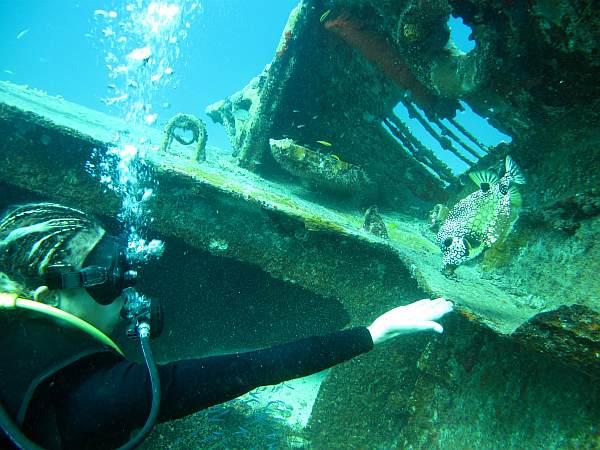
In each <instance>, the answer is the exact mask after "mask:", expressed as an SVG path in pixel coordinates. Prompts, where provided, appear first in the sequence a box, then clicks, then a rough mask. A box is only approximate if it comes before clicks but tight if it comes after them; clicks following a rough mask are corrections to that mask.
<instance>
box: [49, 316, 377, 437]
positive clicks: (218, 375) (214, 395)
mask: <svg viewBox="0 0 600 450" xmlns="http://www.w3.org/2000/svg"><path fill="white" fill-rule="evenodd" d="M371 348H373V341H372V340H371V335H370V333H369V331H368V330H367V329H366V328H364V327H361V328H352V329H348V330H343V331H340V332H337V333H332V334H329V335H326V336H318V337H310V338H306V339H301V340H298V341H295V342H292V343H288V344H283V345H279V346H275V347H271V348H267V349H264V350H257V351H252V352H244V353H233V354H228V355H222V356H213V357H208V358H199V359H188V360H181V361H176V362H172V363H169V364H165V365H161V366H159V373H160V378H161V388H162V403H161V410H160V416H159V420H160V421H167V420H172V419H175V418H179V417H183V416H185V415H188V414H191V413H193V412H196V411H199V410H201V409H204V408H207V407H209V406H212V405H215V404H218V403H222V402H225V401H227V400H231V399H233V398H235V397H238V396H240V395H242V394H244V393H246V392H248V391H250V390H252V389H254V388H256V387H258V386H264V385H270V384H276V383H280V382H282V381H285V380H289V379H292V378H297V377H302V376H306V375H310V374H313V373H316V372H319V371H321V370H324V369H326V368H329V367H332V366H334V365H336V364H338V363H341V362H343V361H346V360H348V359H350V358H352V357H354V356H357V355H359V354H361V353H364V352H366V351H369V350H370V349H371ZM70 378H72V379H70V380H69V382H68V384H69V386H70V388H69V390H67V391H65V392H64V394H65V395H64V397H63V399H62V401H61V406H60V409H59V411H57V413H58V415H59V420H60V423H61V424H62V425H63V433H65V435H64V436H63V437H64V438H66V439H67V440H71V441H72V439H73V438H75V436H74V434H76V435H80V434H82V433H83V434H84V435H85V434H87V435H88V436H90V435H94V434H97V433H105V432H108V431H107V430H103V428H107V429H109V430H110V431H112V432H115V431H117V430H123V432H125V431H127V430H129V431H131V430H132V429H134V428H136V427H140V426H142V425H143V423H144V421H145V420H146V417H147V415H148V412H149V409H150V403H151V389H150V380H149V377H148V374H147V371H146V368H145V366H144V365H143V364H137V363H132V362H130V361H121V362H117V363H114V362H113V363H112V364H111V365H109V366H107V367H104V368H101V367H98V366H97V365H96V367H94V368H93V370H90V369H87V370H86V369H84V370H78V371H77V372H76V374H71V376H70ZM65 397H66V398H65ZM69 438H70V439H69ZM75 440H77V439H76V438H75Z"/></svg>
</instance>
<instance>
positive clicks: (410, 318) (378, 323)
mask: <svg viewBox="0 0 600 450" xmlns="http://www.w3.org/2000/svg"><path fill="white" fill-rule="evenodd" d="M450 311H452V303H450V302H449V301H448V300H446V299H444V298H436V299H435V300H430V299H428V298H427V299H424V300H419V301H418V302H414V303H411V304H410V305H405V306H399V307H397V308H394V309H392V310H390V311H388V312H386V313H384V314H382V315H381V316H379V317H378V318H377V319H375V321H374V322H373V323H372V324H371V325H369V326H368V327H367V329H368V330H369V333H371V338H372V339H373V344H375V345H377V344H380V343H382V342H385V341H387V340H389V339H392V338H394V337H396V336H400V335H402V334H409V333H416V332H418V331H428V330H433V331H435V332H437V333H442V332H443V331H444V328H443V327H442V326H441V325H440V324H439V323H437V322H435V321H436V320H438V319H440V318H441V317H442V316H444V315H445V314H447V313H449V312H450Z"/></svg>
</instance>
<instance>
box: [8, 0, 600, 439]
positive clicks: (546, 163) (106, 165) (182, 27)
mask: <svg viewBox="0 0 600 450" xmlns="http://www.w3.org/2000/svg"><path fill="white" fill-rule="evenodd" d="M516 3H517V2H507V1H500V0H486V1H482V2H474V1H467V0H454V1H435V2H419V1H410V0H406V1H381V2H378V1H369V0H347V1H341V0H340V1H334V0H332V1H327V0H322V1H321V0H314V1H304V2H297V1H291V0H289V1H288V0H281V1H268V0H221V1H219V0H206V1H192V0H188V1H184V0H178V1H177V0H172V1H150V0H135V1H133V0H132V1H123V2H120V1H113V2H108V1H107V2H100V1H91V0H90V1H81V2H59V1H47V2H44V1H41V0H40V1H34V0H30V1H19V2H8V1H3V2H0V55H2V59H1V60H0V80H2V84H0V155H1V156H2V161H1V162H0V164H1V169H0V208H1V209H4V208H5V207H6V206H8V205H10V204H13V203H20V202H28V201H34V200H52V201H57V202H64V203H66V204H69V205H72V206H76V207H80V208H82V209H85V210H89V211H90V212H93V213H94V214H96V215H98V216H100V217H101V218H102V220H103V221H104V222H106V223H107V224H108V225H109V228H110V230H111V231H113V232H114V233H122V232H123V231H126V232H127V233H128V237H129V240H130V244H134V245H141V246H142V247H143V246H145V245H147V244H148V242H149V241H150V240H151V239H160V240H161V241H163V242H164V243H165V249H166V250H165V253H164V255H163V256H162V257H161V258H160V259H158V260H157V261H153V262H151V263H149V264H148V266H147V267H146V268H145V269H144V272H143V275H142V281H141V283H140V288H141V290H143V291H144V292H145V293H147V294H148V295H150V296H157V297H160V298H161V299H162V300H163V302H164V304H165V307H166V324H165V327H166V329H165V332H163V335H162V336H161V337H160V339H157V340H156V341H155V342H154V349H155V353H156V355H157V358H158V359H159V361H160V362H165V361H169V360H176V359H182V358H191V357H199V356H204V355H213V354H219V353H230V352H235V351H244V350H250V349H256V348H262V347H266V346H270V345H275V344H279V343H283V342H288V341H291V340H294V339H298V338H301V337H305V336H311V335H315V334H325V333H327V332H331V331H333V330H338V329H342V328H344V327H348V326H357V325H366V324H368V323H370V321H371V320H373V319H374V318H375V317H377V316H378V315H379V314H381V313H382V312H384V311H386V310H387V309H390V308H391V307H394V306H397V305H399V304H405V303H409V302H411V301H414V300H417V299H419V298H425V297H431V298H433V297H434V296H442V295H443V296H445V297H447V298H448V299H450V300H452V301H453V302H454V303H455V306H456V312H455V313H454V314H453V315H452V317H449V318H447V319H444V328H445V333H444V334H443V335H441V336H417V337H403V338H400V339H398V340H396V341H394V342H392V343H389V344H386V345H385V348H381V349H379V348H378V349H376V350H374V351H372V352H370V353H369V354H367V355H363V356H361V357H358V358H355V359H353V360H352V361H350V362H347V363H344V364H342V365H340V366H337V367H335V368H333V369H331V370H329V371H326V373H321V374H317V375H314V376H312V377H307V378H306V379H300V380H293V381H290V382H286V383H283V384H281V385H277V386H268V387H263V388H259V389H257V390H255V391H253V392H251V393H249V394H247V395H246V396H243V397H241V398H239V399H236V400H233V401H231V402H228V403H226V404H223V405H219V406H216V407H213V408H210V409H208V410H205V411H201V412H199V413H197V414H194V415H192V416H189V417H187V418H184V419H181V420H178V421H173V422H169V423H165V424H161V425H159V426H157V427H156V429H155V431H154V432H153V433H152V435H151V436H150V438H149V439H148V440H147V441H146V442H145V443H144V444H143V446H142V448H148V449H155V448H156V449H158V448H173V449H194V448H215V449H246V448H257V449H262V448H273V449H275V448H315V449H331V448H340V449H345V448H356V449H392V448H457V449H463V448H490V449H494V448H514V449H522V448H532V449H534V448H535V449H537V448H553V449H554V448H556V449H559V448H560V449H570V448H589V449H596V448H600V434H599V433H600V431H599V430H598V423H600V391H599V388H598V383H597V381H598V378H599V377H600V362H599V360H598V355H600V326H599V325H598V323H599V322H598V319H599V317H600V315H599V311H600V283H599V282H598V280H597V275H596V274H597V272H598V270H600V249H599V248H598V242H600V240H599V238H600V219H599V212H600V191H599V189H600V184H599V181H600V175H599V174H600V147H599V145H598V144H599V143H600V139H599V137H600V136H599V132H598V126H597V125H598V123H599V122H598V114H599V111H600V110H599V102H600V101H599V99H598V90H599V88H598V83H597V79H598V75H599V73H598V66H599V65H600V63H599V62H598V46H599V45H600V44H599V40H598V37H599V36H598V29H600V28H599V25H600V24H598V18H597V16H598V14H597V7H595V6H594V3H593V2H587V1H582V2H577V3H573V4H572V3H571V2H562V1H557V2H548V1H542V0H532V1H531V2H526V3H523V4H521V3H519V4H516ZM22 85H27V86H29V88H30V89H27V88H25V87H23V86H22ZM57 96H59V97H60V98H57ZM180 114H186V116H181V115H180ZM194 130H196V131H194ZM196 133H197V134H198V136H197V135H196ZM188 143H189V145H188ZM57 160H58V161H60V164H59V166H60V167H57V164H56V161H57ZM511 161H512V162H511ZM124 168H125V169H126V170H125V171H124V170H123V169H124ZM474 174H475V175H474ZM457 255H458V256H457ZM116 335H117V338H118V339H119V344H120V345H122V346H123V348H125V349H126V352H127V354H128V356H130V357H131V358H133V359H137V360H139V355H138V354H137V348H136V346H135V345H134V344H132V343H130V342H128V341H127V340H125V339H124V338H123V335H124V330H119V331H117V333H116Z"/></svg>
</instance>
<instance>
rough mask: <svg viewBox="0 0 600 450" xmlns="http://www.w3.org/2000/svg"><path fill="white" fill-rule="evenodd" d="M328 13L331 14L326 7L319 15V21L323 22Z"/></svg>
mask: <svg viewBox="0 0 600 450" xmlns="http://www.w3.org/2000/svg"><path fill="white" fill-rule="evenodd" d="M329 14H331V10H330V9H328V10H327V11H325V12H324V13H323V14H321V17H319V22H321V23H323V22H325V21H326V20H327V17H329Z"/></svg>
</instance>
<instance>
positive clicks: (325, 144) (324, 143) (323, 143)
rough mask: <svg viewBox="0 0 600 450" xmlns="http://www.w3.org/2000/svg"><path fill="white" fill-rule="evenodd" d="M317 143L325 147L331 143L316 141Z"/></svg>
mask: <svg viewBox="0 0 600 450" xmlns="http://www.w3.org/2000/svg"><path fill="white" fill-rule="evenodd" d="M317 144H321V145H324V146H325V147H331V146H332V145H333V144H332V143H331V142H327V141H317Z"/></svg>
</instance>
